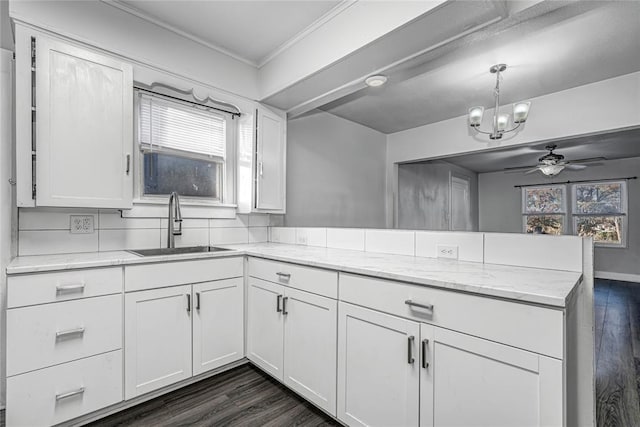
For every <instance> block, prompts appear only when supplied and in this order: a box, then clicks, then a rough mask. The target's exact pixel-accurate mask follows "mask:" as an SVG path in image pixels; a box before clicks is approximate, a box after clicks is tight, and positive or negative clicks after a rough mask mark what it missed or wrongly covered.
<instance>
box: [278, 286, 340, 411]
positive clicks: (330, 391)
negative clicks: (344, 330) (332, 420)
mask: <svg viewBox="0 0 640 427" xmlns="http://www.w3.org/2000/svg"><path fill="white" fill-rule="evenodd" d="M283 309H284V312H283V314H284V383H285V384H286V385H288V386H289V387H290V388H291V389H292V390H294V391H295V392H297V393H298V394H300V395H301V396H302V397H304V398H306V399H307V400H309V401H311V402H313V403H315V404H316V405H317V406H319V407H320V408H322V409H324V410H325V411H327V412H329V413H330V414H331V415H334V416H335V415H336V369H337V366H336V351H337V342H336V339H337V333H338V317H337V315H338V302H337V301H336V300H333V299H330V298H325V297H321V296H319V295H314V294H310V293H308V292H302V291H299V290H296V289H290V288H287V290H286V291H285V299H284V307H283Z"/></svg>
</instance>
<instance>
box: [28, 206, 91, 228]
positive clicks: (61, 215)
mask: <svg viewBox="0 0 640 427" xmlns="http://www.w3.org/2000/svg"><path fill="white" fill-rule="evenodd" d="M71 215H91V216H93V227H94V228H98V210H97V209H82V208H79V209H75V208H73V209H58V208H33V209H31V208H20V209H19V210H18V229H19V230H69V229H71V218H70V216H71Z"/></svg>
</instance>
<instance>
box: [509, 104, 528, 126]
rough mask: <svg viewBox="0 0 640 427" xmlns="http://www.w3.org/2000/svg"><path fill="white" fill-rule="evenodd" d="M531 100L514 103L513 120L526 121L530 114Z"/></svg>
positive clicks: (515, 121)
mask: <svg viewBox="0 0 640 427" xmlns="http://www.w3.org/2000/svg"><path fill="white" fill-rule="evenodd" d="M530 106H531V102H518V103H517V104H513V122H514V123H524V122H525V121H526V120H527V116H528V115H529V107H530Z"/></svg>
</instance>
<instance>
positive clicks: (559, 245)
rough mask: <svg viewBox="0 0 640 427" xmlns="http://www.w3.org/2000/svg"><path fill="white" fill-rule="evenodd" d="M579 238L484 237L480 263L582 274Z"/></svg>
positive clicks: (534, 236) (501, 234)
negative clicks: (580, 272)
mask: <svg viewBox="0 0 640 427" xmlns="http://www.w3.org/2000/svg"><path fill="white" fill-rule="evenodd" d="M582 261H583V260H582V238H581V237H578V236H552V235H543V234H542V235H541V234H524V233H522V234H519V233H484V262H485V263H487V264H505V265H517V266H522V267H535V268H548V269H552V270H568V271H582Z"/></svg>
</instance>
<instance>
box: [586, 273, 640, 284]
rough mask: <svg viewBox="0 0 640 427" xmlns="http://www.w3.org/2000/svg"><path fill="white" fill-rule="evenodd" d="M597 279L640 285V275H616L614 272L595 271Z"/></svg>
mask: <svg viewBox="0 0 640 427" xmlns="http://www.w3.org/2000/svg"><path fill="white" fill-rule="evenodd" d="M593 274H594V276H595V277H596V279H608V280H620V281H623V282H636V283H640V274H628V273H614V272H612V271H594V272H593Z"/></svg>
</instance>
